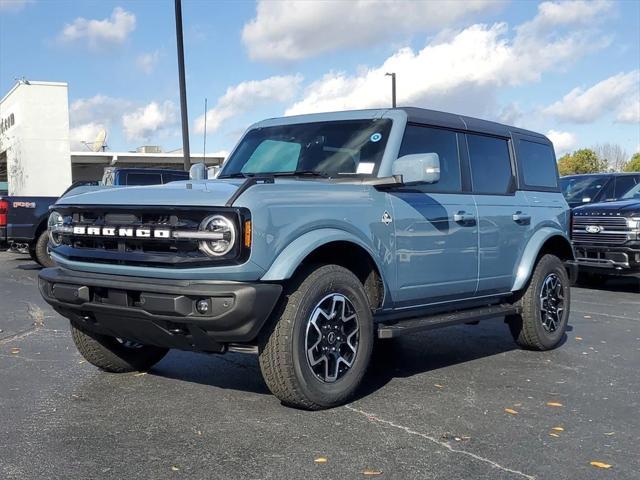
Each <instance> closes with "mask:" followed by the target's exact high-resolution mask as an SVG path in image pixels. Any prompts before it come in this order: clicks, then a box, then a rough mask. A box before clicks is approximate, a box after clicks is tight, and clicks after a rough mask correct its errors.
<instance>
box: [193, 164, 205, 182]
mask: <svg viewBox="0 0 640 480" xmlns="http://www.w3.org/2000/svg"><path fill="white" fill-rule="evenodd" d="M206 178H207V166H206V165H205V164H204V163H194V164H193V165H191V168H190V169H189V180H205V179H206Z"/></svg>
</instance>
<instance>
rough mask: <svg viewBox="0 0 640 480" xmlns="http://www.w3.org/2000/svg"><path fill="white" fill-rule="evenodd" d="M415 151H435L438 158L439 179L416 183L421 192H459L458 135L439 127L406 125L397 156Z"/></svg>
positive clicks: (460, 183) (460, 187)
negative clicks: (420, 183) (421, 183)
mask: <svg viewBox="0 0 640 480" xmlns="http://www.w3.org/2000/svg"><path fill="white" fill-rule="evenodd" d="M416 153H437V154H438V157H439V158H440V180H439V181H438V182H436V183H432V184H425V185H418V186H417V188H418V189H419V190H420V191H423V192H460V191H462V182H461V180H460V158H459V155H458V135H457V134H456V133H455V132H452V131H449V130H443V129H440V128H429V127H421V126H418V125H407V128H406V129H405V132H404V137H403V139H402V145H401V146H400V152H399V154H398V156H399V157H402V156H404V155H413V154H416Z"/></svg>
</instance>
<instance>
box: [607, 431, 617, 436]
mask: <svg viewBox="0 0 640 480" xmlns="http://www.w3.org/2000/svg"><path fill="white" fill-rule="evenodd" d="M615 434H616V432H607V433H605V435H607V436H608V437H610V436H611V435H615Z"/></svg>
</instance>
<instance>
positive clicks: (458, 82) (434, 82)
mask: <svg viewBox="0 0 640 480" xmlns="http://www.w3.org/2000/svg"><path fill="white" fill-rule="evenodd" d="M607 6H608V4H607V3H604V2H588V3H586V2H577V3H562V4H556V3H553V4H550V3H543V4H541V5H539V7H538V14H537V15H536V17H534V19H532V20H531V21H529V22H526V23H523V24H521V25H520V26H518V27H517V28H516V34H515V36H513V38H509V29H508V27H507V25H506V24H504V23H496V24H494V25H492V26H486V25H473V26H470V27H468V28H466V29H464V30H462V31H460V32H458V33H456V34H453V35H451V36H450V37H449V38H447V39H442V40H440V41H433V42H431V43H429V44H427V45H426V46H425V47H424V48H423V49H422V50H419V51H414V50H412V49H410V48H403V49H400V50H398V51H397V52H396V53H395V54H393V55H392V56H390V57H389V58H387V59H386V60H385V61H384V62H383V63H382V65H379V66H376V67H372V68H368V69H363V70H362V71H360V72H358V73H357V74H354V75H348V74H346V73H344V72H330V73H327V74H326V75H324V77H322V78H321V79H320V80H318V81H316V82H314V83H312V84H311V85H310V86H309V87H308V88H307V90H306V92H305V95H304V97H303V98H302V99H301V100H299V101H298V102H296V103H294V104H293V105H292V106H291V107H290V108H289V109H288V110H287V111H286V114H288V115H292V114H299V113H310V112H319V111H334V110H345V109H354V108H371V107H383V106H387V105H389V103H390V98H389V96H390V95H389V92H390V86H389V79H388V77H385V73H386V72H396V73H397V76H398V77H397V79H398V103H399V104H401V105H402V104H404V105H409V104H411V105H416V106H427V107H430V108H436V109H437V108H442V109H447V110H451V111H457V112H460V113H466V114H470V115H487V114H488V113H490V114H491V115H497V114H496V113H495V110H496V106H495V103H496V100H495V97H496V91H497V90H498V88H499V87H503V86H506V85H521V84H524V83H529V82H534V81H538V80H540V78H541V76H542V74H543V73H545V72H547V71H549V70H551V69H558V68H566V67H567V66H568V65H570V64H571V62H572V61H574V60H576V59H577V58H580V57H581V56H583V55H585V54H586V53H588V52H590V51H593V50H595V49H598V48H601V47H602V46H603V45H605V44H606V42H607V40H606V39H603V38H602V37H601V36H599V35H597V34H593V33H592V34H590V35H588V34H587V30H586V29H582V28H580V25H582V24H583V23H585V22H587V20H591V22H592V23H593V22H594V21H595V19H596V17H597V16H598V15H601V14H602V12H603V11H604V10H605V9H606V8H607ZM575 7H579V9H580V13H581V15H580V16H578V17H576V15H575V14H573V13H571V12H572V11H573V10H572V9H573V8H575ZM562 11H565V12H567V15H568V17H567V18H566V19H563V18H562V15H561V12H562ZM549 12H552V13H549ZM576 18H578V19H579V21H578V20H576ZM572 19H573V20H574V21H575V22H576V23H575V24H572V23H570V20H572ZM592 27H593V25H591V24H590V26H589V27H588V30H589V31H591V30H592Z"/></svg>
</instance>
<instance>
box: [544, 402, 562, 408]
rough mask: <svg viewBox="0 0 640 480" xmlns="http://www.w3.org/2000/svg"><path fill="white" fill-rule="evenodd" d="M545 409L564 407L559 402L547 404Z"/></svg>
mask: <svg viewBox="0 0 640 480" xmlns="http://www.w3.org/2000/svg"><path fill="white" fill-rule="evenodd" d="M547 407H564V405H562V404H561V403H559V402H547Z"/></svg>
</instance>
